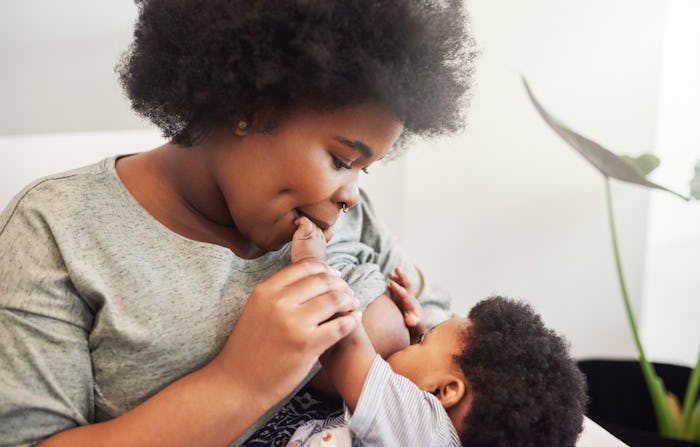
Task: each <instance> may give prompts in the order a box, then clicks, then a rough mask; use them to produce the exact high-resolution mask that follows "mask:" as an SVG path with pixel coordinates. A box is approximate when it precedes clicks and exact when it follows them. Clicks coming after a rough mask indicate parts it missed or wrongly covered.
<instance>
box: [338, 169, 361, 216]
mask: <svg viewBox="0 0 700 447" xmlns="http://www.w3.org/2000/svg"><path fill="white" fill-rule="evenodd" d="M333 201H334V202H335V203H336V204H337V205H338V208H339V209H340V211H343V212H347V211H348V210H349V209H350V208H352V207H354V206H355V205H357V203H358V202H359V201H360V188H359V185H358V183H357V177H355V178H354V179H353V181H352V182H350V183H348V184H346V185H343V186H342V187H341V188H340V189H338V191H336V193H335V195H334V197H333Z"/></svg>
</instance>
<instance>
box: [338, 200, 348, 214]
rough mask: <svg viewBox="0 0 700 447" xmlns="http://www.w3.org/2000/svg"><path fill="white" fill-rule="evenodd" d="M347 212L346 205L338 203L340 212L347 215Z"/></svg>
mask: <svg viewBox="0 0 700 447" xmlns="http://www.w3.org/2000/svg"><path fill="white" fill-rule="evenodd" d="M348 210H349V208H348V204H347V203H345V202H340V211H342V212H344V213H347V212H348Z"/></svg>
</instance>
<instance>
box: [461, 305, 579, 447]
mask: <svg viewBox="0 0 700 447" xmlns="http://www.w3.org/2000/svg"><path fill="white" fill-rule="evenodd" d="M469 319H470V320H471V325H470V326H469V328H468V330H467V333H466V344H465V350H464V352H462V353H461V354H460V355H458V356H457V358H456V362H457V363H458V364H459V365H460V367H461V368H462V371H463V373H464V375H465V377H466V378H467V381H468V382H469V384H470V386H471V392H472V393H473V394H474V400H473V403H472V407H471V410H470V411H469V413H468V414H467V416H466V417H465V418H464V427H465V428H464V432H463V433H461V434H460V438H461V441H462V445H464V446H470V447H473V446H489V447H505V446H508V447H514V446H515V447H534V446H547V447H564V446H567V447H573V446H574V445H575V444H576V440H577V438H578V435H579V433H580V432H581V430H582V425H583V414H584V411H585V406H586V403H587V400H588V398H587V395H586V384H585V383H586V382H585V379H584V377H583V374H582V373H581V372H580V370H579V369H578V367H577V366H576V362H575V361H574V360H573V359H572V358H571V357H570V355H569V352H568V344H567V342H566V341H565V340H564V339H563V338H561V337H560V336H558V335H557V334H556V333H554V331H552V330H550V329H547V328H546V327H545V326H544V324H543V322H542V319H541V318H540V316H539V315H537V314H536V313H535V312H534V311H533V309H532V308H531V307H530V306H528V305H527V304H524V303H521V302H517V301H515V300H510V299H507V298H503V297H491V298H488V299H485V300H483V301H481V302H479V303H478V304H477V305H476V306H474V307H473V308H472V309H471V311H470V312H469Z"/></svg>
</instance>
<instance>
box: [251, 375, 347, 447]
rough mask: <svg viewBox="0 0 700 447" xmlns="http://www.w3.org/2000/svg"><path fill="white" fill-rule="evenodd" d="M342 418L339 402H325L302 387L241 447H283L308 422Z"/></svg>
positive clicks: (315, 393) (341, 404)
mask: <svg viewBox="0 0 700 447" xmlns="http://www.w3.org/2000/svg"><path fill="white" fill-rule="evenodd" d="M337 417H341V418H342V417H343V403H342V401H340V400H329V399H328V398H326V397H325V396H323V395H321V394H320V393H318V392H315V391H313V390H312V389H310V388H308V387H304V388H302V389H301V391H299V392H298V393H297V394H296V395H295V396H294V397H293V398H292V399H291V400H290V401H289V403H287V405H285V406H284V407H282V409H281V410H280V411H279V412H278V413H277V414H276V415H275V416H274V417H273V418H272V419H270V421H269V422H268V423H267V424H265V425H264V426H263V427H262V428H261V429H260V430H258V431H257V432H256V433H255V434H254V435H253V436H251V437H250V438H249V439H248V440H247V441H246V442H245V443H244V444H243V446H245V447H268V446H269V447H287V444H288V442H289V438H290V437H291V436H292V434H293V433H294V432H295V431H296V429H297V428H298V427H299V426H300V425H302V424H303V423H305V422H307V421H309V420H310V419H328V418H331V419H333V418H337Z"/></svg>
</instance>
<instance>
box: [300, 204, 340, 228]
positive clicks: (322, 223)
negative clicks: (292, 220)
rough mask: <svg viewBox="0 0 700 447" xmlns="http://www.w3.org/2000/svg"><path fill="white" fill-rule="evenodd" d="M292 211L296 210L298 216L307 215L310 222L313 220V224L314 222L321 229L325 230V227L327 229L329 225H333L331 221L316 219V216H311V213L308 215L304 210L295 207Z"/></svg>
mask: <svg viewBox="0 0 700 447" xmlns="http://www.w3.org/2000/svg"><path fill="white" fill-rule="evenodd" d="M294 211H296V213H297V214H298V215H299V216H305V217H307V218H308V219H309V220H310V221H311V222H313V223H314V224H316V226H317V227H319V228H320V229H321V230H322V231H326V230H327V229H329V228H330V227H331V225H333V224H332V223H328V222H326V221H324V220H321V219H318V218H316V217H314V216H312V215H310V214H306V213H305V212H303V211H302V210H300V209H299V208H295V209H294Z"/></svg>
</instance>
